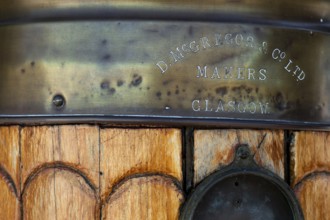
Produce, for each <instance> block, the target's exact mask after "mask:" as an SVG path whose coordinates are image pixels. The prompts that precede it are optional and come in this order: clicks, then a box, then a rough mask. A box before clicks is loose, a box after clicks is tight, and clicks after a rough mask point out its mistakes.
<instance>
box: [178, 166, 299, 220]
mask: <svg viewBox="0 0 330 220" xmlns="http://www.w3.org/2000/svg"><path fill="white" fill-rule="evenodd" d="M219 173H220V174H219ZM180 219H190V220H265V219H267V220H296V219H297V220H301V219H303V216H302V213H301V210H300V207H299V204H298V202H297V201H296V199H295V197H294V194H293V192H292V191H291V190H290V188H289V186H288V185H287V184H286V183H285V182H284V181H282V180H281V179H280V178H278V177H276V176H275V175H274V174H272V175H268V174H267V173H264V172H259V171H247V170H243V171H236V172H233V171H228V172H218V173H216V174H215V175H212V176H210V178H207V179H206V180H205V181H203V182H202V183H201V184H200V185H199V186H198V187H197V188H196V190H195V191H194V192H193V194H192V195H191V196H190V197H189V199H188V200H187V203H186V204H185V205H184V207H183V210H182V213H181V218H180Z"/></svg>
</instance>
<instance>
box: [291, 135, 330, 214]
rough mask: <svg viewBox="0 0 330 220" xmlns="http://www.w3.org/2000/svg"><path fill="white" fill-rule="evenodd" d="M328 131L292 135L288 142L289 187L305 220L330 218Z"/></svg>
mask: <svg viewBox="0 0 330 220" xmlns="http://www.w3.org/2000/svg"><path fill="white" fill-rule="evenodd" d="M329 134H330V133H329V132H313V131H301V132H294V133H293V139H292V143H291V172H290V173H291V184H292V187H294V189H295V192H296V195H297V197H298V199H299V201H300V204H301V207H302V210H303V212H304V215H305V220H314V219H320V220H329V219H330V214H329V213H330V149H329V146H328V145H329V144H328V143H329V141H330V139H329V137H330V136H329Z"/></svg>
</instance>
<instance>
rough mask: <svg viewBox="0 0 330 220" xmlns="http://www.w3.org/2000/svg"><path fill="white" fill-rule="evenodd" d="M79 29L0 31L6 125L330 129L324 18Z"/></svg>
mask: <svg viewBox="0 0 330 220" xmlns="http://www.w3.org/2000/svg"><path fill="white" fill-rule="evenodd" d="M94 12H95V11H94ZM148 13H152V11H148ZM50 14H51V13H50ZM119 14H120V13H119ZM188 15H189V13H188ZM132 16H133V15H132ZM119 17H120V16H119ZM155 17H156V15H155ZM197 17H198V16H197ZM162 18H164V17H162ZM186 18H189V16H188V17H186ZM8 19H9V18H8ZM323 19H324V20H323ZM9 20H10V19H9ZM73 20H74V19H69V20H67V19H66V18H65V19H63V20H61V21H55V20H52V19H51V21H50V22H44V20H42V19H39V20H38V19H37V21H35V22H33V23H31V22H27V23H20V22H18V23H15V22H14V20H12V23H11V25H3V26H1V27H0V36H1V41H0V60H1V63H0V74H1V81H0V123H15V122H17V121H20V122H24V121H28V122H31V121H41V122H47V121H49V120H54V121H66V122H68V121H74V122H77V121H86V120H87V121H95V120H97V121H131V122H134V121H144V122H150V121H155V122H160V121H162V122H169V123H182V124H201V123H202V124H205V123H206V124H213V125H219V126H221V125H230V124H232V123H237V124H244V126H245V125H248V126H251V127H256V126H268V125H273V126H280V127H297V126H298V127H299V126H301V127H319V128H323V129H327V128H328V127H329V125H330V115H329V114H330V106H329V104H330V103H329V102H330V96H329V95H328V91H329V86H330V75H329V74H330V73H329V70H330V62H329V54H330V53H329V52H330V37H329V32H328V29H329V24H328V23H327V20H326V18H322V20H319V21H317V22H318V24H317V25H316V24H315V25H314V27H315V28H314V29H312V28H311V27H309V26H308V29H306V28H305V27H304V26H299V27H294V25H293V23H291V24H290V25H289V26H288V27H290V28H287V27H280V26H283V23H281V22H279V21H278V23H276V24H272V25H270V24H267V22H266V21H267V20H265V21H264V22H261V23H264V24H261V23H260V24H253V25H252V24H248V23H247V22H243V20H242V22H241V23H240V24H239V23H228V22H225V20H226V19H224V22H211V21H207V22H200V21H187V20H186V19H181V21H180V20H178V21H167V20H166V19H164V20H163V21H161V20H154V21H148V20H146V19H145V18H144V19H140V20H131V19H129V20H127V19H118V18H117V19H114V18H111V19H105V20H93V19H82V18H81V17H79V19H78V20H76V21H73ZM169 20H174V19H173V17H171V19H169ZM292 21H293V20H292ZM9 23H10V22H9ZM14 23H15V24H14ZM268 23H270V22H268ZM54 118H55V119H54ZM250 122H253V123H250Z"/></svg>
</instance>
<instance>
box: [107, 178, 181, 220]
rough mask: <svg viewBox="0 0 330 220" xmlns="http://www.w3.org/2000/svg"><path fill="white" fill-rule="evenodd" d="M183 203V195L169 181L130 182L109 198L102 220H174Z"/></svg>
mask: <svg viewBox="0 0 330 220" xmlns="http://www.w3.org/2000/svg"><path fill="white" fill-rule="evenodd" d="M182 202H183V195H182V191H181V190H180V189H179V188H178V186H177V185H175V184H174V182H173V181H172V180H171V179H169V178H165V177H162V176H157V175H154V176H149V177H137V178H132V179H129V180H127V181H125V182H124V183H123V184H121V185H120V187H118V189H116V190H115V191H114V193H113V194H112V195H111V196H110V197H109V200H108V202H107V203H105V206H104V208H103V215H102V216H103V218H102V219H109V220H110V219H122V220H126V219H145V220H153V219H157V220H166V219H169V220H175V219H178V217H179V207H180V205H181V203H182Z"/></svg>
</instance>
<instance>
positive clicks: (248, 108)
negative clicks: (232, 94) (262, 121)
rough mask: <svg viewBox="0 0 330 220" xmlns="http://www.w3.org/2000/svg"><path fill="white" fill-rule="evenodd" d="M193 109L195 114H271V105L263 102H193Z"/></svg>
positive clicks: (206, 100)
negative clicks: (202, 112)
mask: <svg viewBox="0 0 330 220" xmlns="http://www.w3.org/2000/svg"><path fill="white" fill-rule="evenodd" d="M191 108H192V110H193V111H194V112H201V111H204V112H229V113H230V112H231V113H248V114H256V113H259V114H269V113H270V112H269V103H267V102H266V103H262V102H247V103H245V102H237V101H233V100H231V101H227V102H226V101H222V100H219V101H217V102H212V101H211V100H208V99H204V100H198V99H196V100H193V101H192V103H191Z"/></svg>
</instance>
